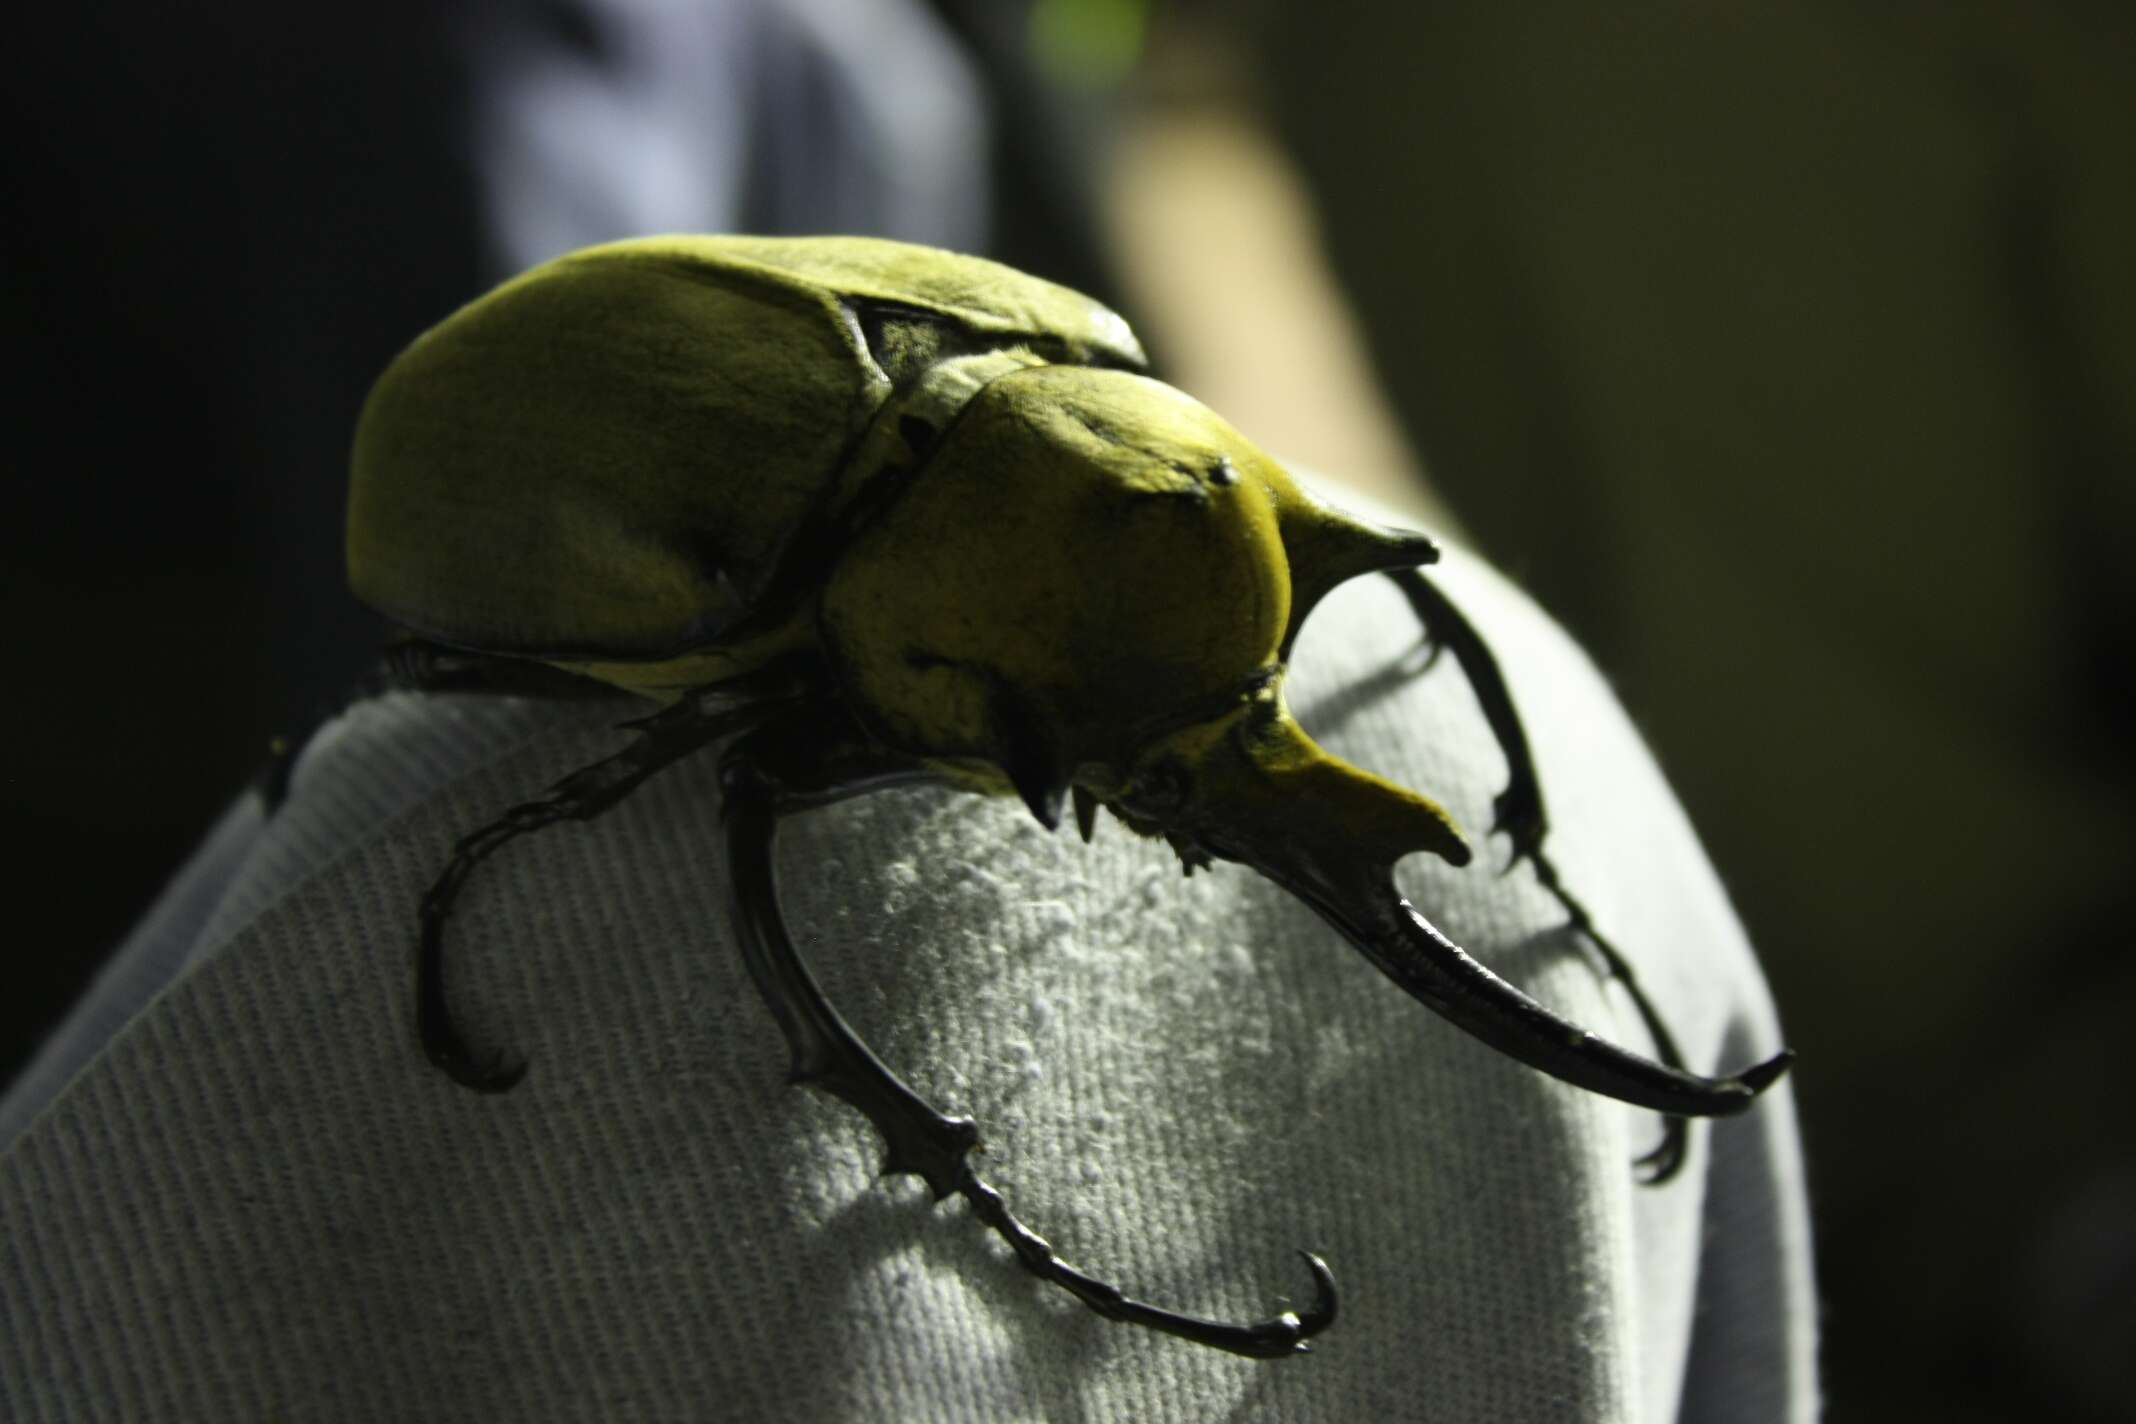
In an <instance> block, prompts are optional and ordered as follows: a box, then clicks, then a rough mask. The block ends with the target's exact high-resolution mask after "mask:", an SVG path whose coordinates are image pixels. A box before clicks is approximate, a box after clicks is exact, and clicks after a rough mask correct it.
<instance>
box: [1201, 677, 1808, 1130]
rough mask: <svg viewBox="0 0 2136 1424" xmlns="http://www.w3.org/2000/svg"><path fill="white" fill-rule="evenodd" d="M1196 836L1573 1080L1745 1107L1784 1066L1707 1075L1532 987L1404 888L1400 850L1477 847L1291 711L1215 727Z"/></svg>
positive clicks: (1476, 1023) (1635, 1097) (1517, 1049)
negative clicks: (1664, 1058)
mask: <svg viewBox="0 0 2136 1424" xmlns="http://www.w3.org/2000/svg"><path fill="white" fill-rule="evenodd" d="M1194 800H1195V803H1196V804H1195V812H1194V821H1195V825H1194V830H1193V833H1194V837H1195V839H1196V840H1197V841H1198V842H1200V844H1201V845H1202V846H1203V848H1204V849H1206V850H1208V851H1210V852H1212V853H1214V854H1217V855H1221V856H1223V857H1224V858H1226V859H1229V860H1236V861H1239V862H1242V863H1243V864H1246V865H1250V866H1252V867H1253V868H1254V869H1256V870H1259V871H1260V872H1261V873H1262V874H1264V875H1266V876H1268V877H1269V878H1270V879H1271V880H1274V881H1275V882H1276V883H1277V884H1279V885H1281V886H1283V887H1284V888H1285V889H1287V890H1289V891H1291V892H1292V893H1293V894H1295V895H1297V896H1298V897H1299V898H1300V899H1301V900H1303V901H1305V903H1306V904H1308V905H1310V906H1312V907H1313V909H1314V910H1315V911H1317V912H1318V913H1319V914H1320V916H1321V918H1323V919H1325V920H1326V921H1327V922H1328V923H1329V924H1331V925H1333V926H1334V927H1335V928H1336V930H1338V931H1339V932H1340V933H1341V934H1342V936H1343V938H1345V939H1347V940H1349V942H1350V943H1351V944H1352V945H1354V946H1356V948H1357V949H1358V950H1359V951H1361V952H1362V953H1363V954H1364V955H1365V957H1366V958H1367V959H1370V960H1371V961H1372V963H1373V964H1374V965H1376V966H1377V967H1378V968H1379V970H1380V972H1381V973H1383V974H1385V975H1386V976H1387V977H1388V978H1389V979H1392V980H1393V981H1394V982H1395V983H1397V984H1399V985H1400V986H1401V987H1402V988H1403V989H1404V990H1405V991H1406V992H1407V993H1408V994H1409V995H1410V996H1411V997H1413V998H1415V999H1417V1000H1419V1001H1421V1002H1422V1003H1424V1004H1425V1005H1427V1006H1429V1007H1430V1008H1431V1009H1433V1010H1434V1011H1436V1012H1437V1013H1439V1014H1440V1015H1441V1016H1442V1017H1444V1018H1446V1019H1447V1020H1449V1021H1450V1022H1452V1023H1453V1024H1454V1025H1456V1026H1457V1027H1459V1028H1461V1029H1463V1030H1465V1031H1467V1032H1468V1033H1470V1034H1473V1035H1475V1036H1476V1037H1477V1038H1479V1039H1482V1040H1483V1041H1484V1042H1485V1043H1488V1044H1489V1045H1491V1046H1492V1047H1493V1048H1496V1049H1498V1050H1499V1051H1500V1052H1502V1053H1505V1054H1507V1055H1508V1056H1510V1057H1512V1058H1515V1059H1518V1060H1519V1061H1520V1062H1522V1063H1525V1064H1527V1065H1528V1066H1529V1067H1531V1068H1535V1069H1538V1070H1540V1071H1542V1072H1544V1073H1548V1074H1549V1075H1550V1076H1551V1077H1553V1078H1558V1079H1560V1080H1562V1081H1564V1082H1567V1083H1571V1084H1572V1085H1574V1086H1575V1087H1580V1088H1585V1089H1588V1090H1589V1091H1591V1092H1596V1093H1601V1094H1603V1095H1605V1096H1607V1097H1612V1098H1617V1099H1620V1100H1622V1101H1624V1102H1628V1103H1633V1104H1636V1105H1638V1106H1640V1107H1645V1108H1652V1109H1654V1110H1656V1111H1658V1112H1665V1113H1674V1114H1679V1115H1682V1116H1690V1117H1714V1116H1721V1115H1726V1114H1729V1113H1735V1112H1740V1111H1742V1110H1743V1109H1744V1108H1747V1107H1748V1106H1750V1104H1751V1102H1752V1100H1753V1099H1754V1098H1756V1096H1757V1095H1758V1093H1760V1092H1761V1091H1763V1090H1764V1089H1765V1088H1766V1087H1767V1086H1768V1085H1769V1084H1771V1083H1772V1082H1773V1080H1774V1079H1776V1078H1778V1077H1779V1076H1780V1074H1781V1073H1782V1072H1784V1071H1785V1070H1786V1067H1787V1064H1788V1059H1789V1055H1788V1054H1786V1053H1782V1054H1781V1055H1779V1056H1778V1057H1776V1058H1773V1059H1771V1060H1769V1061H1767V1062H1765V1063H1761V1064H1759V1065H1757V1066H1755V1067H1753V1068H1750V1069H1747V1070H1746V1071H1744V1072H1742V1073H1740V1074H1738V1075H1736V1076H1733V1077H1722V1078H1702V1077H1698V1076H1696V1075H1694V1074H1691V1073H1686V1072H1683V1071H1682V1070H1680V1069H1676V1068H1671V1067H1668V1066H1667V1065H1665V1064H1661V1063H1657V1062H1654V1061H1653V1060H1651V1059H1648V1058H1643V1057H1640V1056H1639V1055H1637V1054H1634V1053H1629V1052H1626V1051H1625V1050H1624V1049H1621V1048H1618V1047H1616V1046H1614V1045H1613V1044H1610V1043H1606V1042H1604V1041H1603V1040H1601V1039H1599V1038H1597V1037H1595V1036H1594V1035H1593V1034H1591V1033H1589V1032H1587V1031H1586V1030H1584V1029H1581V1028H1579V1027H1578V1026H1577V1025H1575V1024H1573V1023H1571V1022H1569V1021H1568V1020H1566V1019H1563V1018H1561V1017H1559V1016H1558V1015H1556V1014H1554V1013H1552V1012H1551V1011H1550V1010H1549V1009H1547V1008H1545V1007H1543V1006H1542V1005H1541V1004H1539V1003H1537V1002H1536V1001H1535V1000H1534V999H1531V998H1529V997H1528V996H1527V995H1526V994H1524V993H1522V992H1521V991H1520V990H1519V989H1517V988H1515V987H1514V986H1513V985H1511V984H1509V983H1507V982H1506V981H1505V980H1503V979H1501V978H1499V977H1498V976H1497V975H1496V974H1493V973H1492V972H1491V971H1490V970H1488V969H1486V968H1485V967H1484V966H1483V965H1481V964H1479V963H1478V962H1477V961H1476V960H1475V959H1473V958H1471V957H1470V956H1469V955H1468V954H1467V953H1466V952H1465V951H1463V950H1462V949H1461V947H1460V946H1459V945H1456V944H1455V943H1454V942H1453V941H1451V940H1449V939H1448V938H1447V937H1446V936H1445V935H1443V934H1441V933H1440V932H1439V931H1438V930H1437V929H1435V928H1433V926H1432V925H1431V923H1430V922H1429V921H1428V920H1426V919H1425V918H1424V916H1423V915H1421V914H1419V913H1418V912H1417V909H1416V907H1415V906H1413V905H1411V904H1410V903H1409V902H1408V901H1407V900H1405V899H1403V898H1402V896H1401V894H1400V892H1399V891H1398V890H1396V888H1395V884H1394V865H1395V862H1396V861H1397V860H1399V859H1401V857H1402V856H1403V855H1405V854H1407V853H1409V852H1410V851H1413V850H1427V849H1429V850H1437V851H1439V852H1440V853H1441V854H1444V855H1446V856H1447V858H1448V859H1449V860H1452V861H1453V862H1454V863H1455V864H1460V863H1462V862H1463V861H1466V860H1467V859H1468V852H1467V848H1466V846H1465V845H1462V843H1461V841H1460V838H1459V836H1458V835H1457V834H1456V833H1455V832H1454V831H1453V829H1452V826H1451V823H1450V822H1448V821H1447V820H1446V817H1445V813H1444V812H1442V811H1440V810H1439V808H1438V807H1436V806H1434V805H1432V803H1430V802H1429V801H1426V800H1425V799H1424V798H1423V797H1421V796H1418V795H1416V794H1415V793H1413V792H1410V791H1407V790H1405V789H1403V788H1401V787H1399V786H1396V785H1394V784H1393V783H1391V782H1387V781H1383V780H1381V779H1380V778H1379V777H1376V776H1373V775H1371V774H1370V773H1369V772H1365V771H1362V770H1360V769H1358V768H1357V767H1354V766H1351V765H1349V764H1348V763H1346V762H1343V761H1341V760H1339V759H1337V758H1335V757H1332V756H1329V755H1328V754H1327V753H1326V752H1324V751H1322V750H1321V749H1320V748H1319V747H1317V746H1315V745H1314V743H1313V742H1312V740H1311V739H1310V738H1308V737H1307V736H1306V735H1305V732H1304V730H1303V729H1302V728H1300V727H1299V726H1298V725H1297V723H1296V722H1294V721H1292V720H1291V718H1290V717H1289V715H1288V714H1287V713H1284V712H1281V711H1280V710H1278V711H1277V712H1276V713H1275V715H1274V716H1270V717H1262V718H1259V719H1255V720H1254V721H1253V722H1251V723H1243V722H1242V723H1241V724H1239V725H1238V726H1237V727H1236V729H1235V730H1234V731H1233V733H1232V735H1230V736H1227V737H1223V738H1221V739H1219V740H1216V741H1213V742H1212V743H1210V744H1209V745H1208V747H1207V748H1206V751H1205V753H1204V755H1203V756H1202V757H1201V758H1200V760H1199V764H1198V766H1197V768H1196V775H1195V797H1194Z"/></svg>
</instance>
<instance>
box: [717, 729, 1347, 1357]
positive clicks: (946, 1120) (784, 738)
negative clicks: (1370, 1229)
mask: <svg viewBox="0 0 2136 1424" xmlns="http://www.w3.org/2000/svg"><path fill="white" fill-rule="evenodd" d="M826 747H830V748H832V750H830V751H828V752H827V751H826ZM912 779H918V777H917V774H916V773H915V771H914V770H913V769H911V768H910V767H906V766H899V765H895V764H889V763H882V764H878V765H876V766H873V767H871V766H870V765H869V757H868V755H867V753H866V752H865V751H864V750H862V749H861V748H859V746H858V745H857V743H856V742H844V743H842V744H841V742H840V741H839V740H837V739H836V738H830V739H826V737H825V736H824V735H823V729H822V728H820V727H815V728H800V729H798V730H797V728H796V727H795V726H794V725H793V724H790V723H789V724H785V725H777V726H767V727H764V728H762V729H760V730H758V731H756V732H753V733H751V734H749V735H747V736H745V737H743V738H741V739H740V740H739V741H737V742H735V743H734V744H733V746H731V747H730V748H729V749H728V751H727V753H726V756H725V759H724V761H723V764H722V766H721V776H720V782H721V800H722V811H721V820H722V826H723V829H724V833H725V838H726V855H727V869H728V894H729V895H730V897H731V909H732V912H733V914H732V919H733V923H734V926H735V930H736V934H737V936H738V937H739V939H740V941H741V951H742V958H743V960H744V962H745V964H746V965H747V967H748V970H749V974H750V977H751V978H752V979H753V980H754V981H755V982H756V986H757V990H758V992H759V993H760V994H761V995H762V996H763V999H764V1002H765V1005H766V1006H767V1007H768V1008H769V1009H770V1010H771V1014H772V1017H773V1018H774V1019H776V1020H777V1021H778V1024H779V1028H780V1030H781V1031H782V1032H783V1033H784V1034H785V1036H786V1040H787V1044H788V1046H789V1047H790V1048H791V1050H792V1053H793V1066H792V1071H791V1074H790V1081H792V1082H795V1083H806V1084H809V1085H811V1086H814V1087H818V1088H821V1089H823V1090H824V1091H826V1092H829V1093H832V1094H835V1095H836V1096H838V1097H840V1098H843V1099H844V1100H845V1101H846V1102H848V1103H851V1104H852V1105H853V1106H854V1107H856V1108H858V1109H860V1111H861V1112H862V1113H864V1114H865V1115H866V1116H867V1118H868V1120H869V1121H870V1122H872V1123H873V1124H874V1125H875V1127H876V1130H877V1131H879V1132H880V1133H881V1134H882V1135H883V1139H884V1142H885V1143H886V1144H887V1146H888V1153H887V1156H886V1159H885V1161H884V1166H883V1171H884V1173H885V1175H889V1174H892V1173H899V1172H910V1173H912V1174H914V1175H916V1176H918V1177H920V1178H922V1179H923V1180H924V1181H925V1182H926V1183H927V1185H928V1188H929V1189H930V1190H931V1191H932V1192H933V1193H934V1195H935V1199H936V1200H937V1201H939V1200H941V1199H942V1198H944V1197H946V1196H948V1195H950V1194H951V1193H952V1192H954V1193H957V1194H959V1195H961V1196H962V1197H963V1198H964V1199H965V1201H966V1202H968V1203H969V1204H970V1206H971V1209H972V1213H973V1215H975V1216H976V1217H978V1219H979V1220H980V1221H981V1222H982V1223H984V1224H985V1225H986V1226H987V1227H988V1228H989V1229H990V1230H992V1231H994V1232H995V1233H996V1234H998V1235H999V1236H1000V1237H1001V1238H1002V1239H1003V1240H1004V1241H1006V1242H1008V1244H1009V1246H1010V1247H1011V1248H1012V1249H1013V1250H1014V1251H1015V1252H1016V1258H1017V1260H1018V1261H1020V1262H1021V1263H1022V1264H1023V1266H1024V1268H1025V1269H1026V1270H1028V1271H1030V1272H1031V1273H1032V1274H1033V1275H1035V1276H1037V1277H1038V1278H1039V1279H1040V1280H1043V1281H1047V1282H1050V1283H1051V1284H1053V1285H1057V1286H1060V1287H1061V1288H1062V1289H1064V1290H1066V1291H1068V1292H1069V1293H1070V1294H1071V1295H1073V1296H1074V1297H1075V1298H1076V1299H1077V1300H1079V1301H1081V1302H1082V1303H1083V1304H1084V1305H1085V1306H1088V1307H1089V1308H1090V1309H1091V1310H1094V1311H1096V1312H1097V1313H1098V1314H1099V1315H1101V1316H1103V1317H1105V1318H1106V1319H1108V1320H1115V1321H1121V1322H1125V1323H1128V1324H1133V1325H1140V1326H1144V1327H1146V1328H1148V1329H1152V1330H1159V1331H1163V1332H1165V1333H1166V1334H1170V1335H1176V1336H1179V1337H1180V1338H1182V1339H1186V1340H1191V1341H1193V1342H1195V1343H1196V1344H1201V1345H1207V1346H1211V1347H1213V1348H1215V1349H1219V1350H1226V1351H1229V1352H1231V1353H1233V1354H1237V1355H1245V1356H1249V1357H1251V1358H1256V1359H1277V1358H1281V1357H1283V1356H1285V1355H1290V1354H1295V1353H1298V1352H1301V1351H1303V1350H1305V1349H1306V1348H1307V1344H1306V1342H1307V1341H1308V1340H1309V1339H1310V1338H1311V1337H1312V1336H1314V1335H1317V1334H1318V1333H1320V1332H1321V1331H1322V1330H1325V1329H1326V1328H1327V1327H1328V1326H1329V1325H1331V1324H1333V1323H1334V1320H1335V1312H1336V1298H1335V1281H1334V1276H1333V1274H1332V1273H1331V1272H1330V1271H1329V1270H1328V1268H1327V1265H1326V1263H1325V1262H1323V1261H1321V1259H1320V1258H1319V1257H1317V1256H1314V1255H1312V1254H1311V1253H1310V1252H1301V1253H1300V1254H1302V1255H1304V1257H1305V1261H1306V1265H1307V1267H1308V1268H1309V1269H1310V1270H1311V1272H1312V1274H1313V1287H1314V1300H1313V1304H1312V1305H1311V1306H1310V1307H1309V1308H1307V1309H1306V1310H1305V1311H1304V1312H1303V1313H1302V1314H1301V1313H1298V1312H1294V1311H1285V1312H1283V1313H1282V1314H1280V1315H1277V1316H1275V1317H1273V1318H1271V1319H1268V1320H1263V1321H1257V1322H1254V1323H1252V1324H1246V1325H1234V1324H1228V1323H1225V1322H1223V1321H1216V1320H1207V1319H1203V1318H1200V1317H1197V1316H1190V1315H1182V1314H1180V1313H1178V1312H1176V1311H1171V1310H1165V1309H1162V1308H1160V1307H1157V1306H1153V1305H1149V1304H1146V1303H1144V1302H1142V1301H1138V1300H1133V1299H1131V1298H1129V1297H1128V1296H1127V1295H1126V1294H1125V1293H1124V1292H1122V1291H1121V1290H1120V1289H1119V1287H1117V1286H1114V1285H1110V1284H1108V1283H1106V1282H1104V1281H1101V1280H1098V1279H1097V1278H1096V1277H1094V1276H1091V1275H1089V1274H1087V1273H1085V1272H1083V1271H1081V1270H1078V1269H1077V1268H1076V1267H1074V1266H1072V1265H1070V1264H1069V1263H1068V1262H1066V1261H1064V1260H1062V1259H1061V1258H1060V1256H1058V1255H1057V1254H1055V1252H1054V1250H1053V1247H1052V1246H1051V1244H1049V1243H1048V1242H1047V1241H1046V1239H1045V1238H1044V1237H1042V1236H1040V1235H1039V1234H1038V1233H1037V1232H1035V1231H1032V1230H1031V1229H1030V1228H1029V1227H1028V1226H1026V1225H1024V1224H1023V1223H1022V1222H1021V1221H1019V1220H1017V1219H1016V1217H1015V1216H1014V1215H1013V1214H1012V1213H1011V1212H1010V1211H1009V1208H1008V1204H1007V1203H1006V1202H1005V1201H1003V1199H1002V1197H1001V1194H1000V1193H999V1192H998V1191H996V1190H995V1189H994V1188H993V1187H991V1186H989V1185H988V1184H987V1183H986V1182H985V1181H984V1180H982V1179H981V1178H980V1177H979V1175H978V1174H977V1173H976V1172H974V1171H973V1170H972V1166H971V1152H972V1150H973V1148H975V1147H976V1146H977V1145H978V1142H979V1129H978V1125H977V1124H976V1123H974V1122H973V1121H972V1119H970V1118H968V1117H962V1116H950V1115H948V1114H945V1113H943V1112H942V1111H940V1110H939V1109H937V1108H936V1107H934V1106H933V1105H932V1104H931V1103H929V1102H928V1101H927V1100H926V1099H925V1098H923V1097H921V1096H920V1094H919V1093H917V1092H916V1091H914V1090H913V1089H912V1088H911V1087H910V1086H908V1085H907V1084H906V1083H905V1082H904V1081H903V1080H901V1079H900V1078H899V1077H898V1076H897V1075H896V1074H895V1073H893V1072H892V1071H891V1070H890V1069H889V1068H888V1067H886V1066H885V1065H884V1064H883V1062H882V1060H881V1059H879V1058H877V1057H876V1056H875V1054H874V1053H873V1051H871V1050H870V1049H869V1048H868V1046H867V1045H866V1044H865V1043H863V1042H862V1041H861V1039H860V1036H859V1035H858V1034H856V1033H855V1032H854V1031H853V1029H852V1028H851V1026H849V1025H848V1024H847V1023H846V1021H845V1020H844V1019H843V1018H842V1017H840V1015H839V1013H838V1011H837V1009H836V1008H834V1007H833V1006H832V1005H831V1002H830V1000H829V999H828V998H826V997H825V995H824V993H823V990H822V989H821V988H820V987H819V986H818V985H817V983H816V979H815V976H814V975H813V974H812V973H810V971H809V968H808V965H807V964H806V962H804V961H803V960H802V958H801V955H800V953H799V951H798V950H797V949H796V948H795V947H794V943H793V940H792V938H791V936H789V935H788V933H787V930H786V923H785V917H784V916H783V914H782V913H781V911H780V909H779V900H778V889H777V884H776V878H775V873H774V869H773V854H772V852H773V844H774V840H775V837H776V833H777V827H778V821H779V818H780V816H781V815H782V814H783V813H784V812H786V811H790V810H797V809H801V808H803V807H807V806H820V805H825V804H828V803H830V802H832V801H836V800H840V799H843V798H845V797H847V796H851V795H857V794H860V793H861V792H865V791H871V790H875V789H877V788H879V787H881V786H883V785H886V784H889V783H890V782H893V781H897V780H912Z"/></svg>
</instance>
